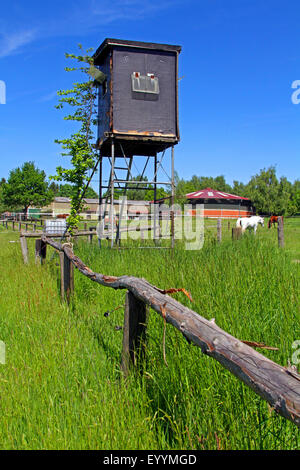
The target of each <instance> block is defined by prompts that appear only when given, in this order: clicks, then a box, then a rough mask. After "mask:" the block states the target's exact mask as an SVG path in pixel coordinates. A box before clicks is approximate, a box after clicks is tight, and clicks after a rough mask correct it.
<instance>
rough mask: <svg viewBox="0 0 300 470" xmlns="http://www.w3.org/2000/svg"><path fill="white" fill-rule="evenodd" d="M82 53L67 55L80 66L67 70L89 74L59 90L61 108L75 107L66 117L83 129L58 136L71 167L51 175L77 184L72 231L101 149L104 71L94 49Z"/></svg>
mask: <svg viewBox="0 0 300 470" xmlns="http://www.w3.org/2000/svg"><path fill="white" fill-rule="evenodd" d="M79 49H80V51H81V52H82V54H80V55H75V54H65V56H66V58H68V59H72V60H76V61H77V62H78V63H79V66H77V67H65V70H66V71H67V72H74V71H75V72H78V71H79V72H82V73H83V74H84V76H85V80H84V81H83V82H76V83H74V84H73V88H71V89H69V90H60V91H58V92H57V94H58V96H59V97H60V99H59V104H58V105H56V108H57V109H63V108H64V107H65V106H66V105H67V106H70V107H71V108H72V110H73V112H72V113H70V114H68V115H67V116H65V117H64V120H66V121H75V122H77V123H78V124H79V126H80V127H79V130H78V131H77V132H75V133H73V134H72V135H71V136H70V137H68V138H65V139H56V140H55V142H56V143H58V144H60V145H61V146H62V148H63V150H65V152H64V153H62V155H63V156H68V157H70V158H71V160H70V161H71V165H72V168H71V169H67V168H63V167H62V166H59V167H57V169H56V175H55V176H52V177H51V178H52V179H54V180H57V181H65V182H67V183H71V184H72V185H73V186H74V189H75V191H74V194H73V195H72V196H71V213H70V216H69V217H68V219H67V222H68V227H69V231H70V232H72V231H73V230H74V229H75V228H76V227H78V222H79V220H80V215H79V213H80V212H81V211H82V209H83V206H84V201H83V196H84V191H85V189H86V187H87V182H88V179H89V176H88V175H89V171H90V170H91V169H92V168H94V166H95V164H96V161H97V151H96V149H95V146H94V142H95V135H94V131H95V127H96V124H97V119H96V98H97V84H98V83H99V81H100V79H103V77H104V74H102V72H100V71H99V70H98V69H96V67H94V61H93V58H92V57H91V56H90V55H89V53H90V52H91V50H92V49H88V50H86V51H84V50H83V47H82V45H81V44H79ZM95 77H96V78H97V79H98V82H97V81H96V80H95Z"/></svg>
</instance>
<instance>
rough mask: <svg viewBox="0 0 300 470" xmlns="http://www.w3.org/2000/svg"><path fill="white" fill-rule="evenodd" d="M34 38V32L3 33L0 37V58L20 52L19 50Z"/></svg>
mask: <svg viewBox="0 0 300 470" xmlns="http://www.w3.org/2000/svg"><path fill="white" fill-rule="evenodd" d="M35 37H36V32H35V30H27V31H19V32H15V33H4V34H1V36H0V58H3V57H8V56H10V55H12V54H16V53H18V52H20V50H21V48H22V47H23V46H25V45H26V44H29V43H30V42H32V41H33V40H34V39H35Z"/></svg>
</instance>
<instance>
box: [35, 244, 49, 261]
mask: <svg viewBox="0 0 300 470" xmlns="http://www.w3.org/2000/svg"><path fill="white" fill-rule="evenodd" d="M46 255H47V244H46V243H44V242H43V241H42V240H41V239H40V238H38V239H37V240H36V241H35V262H36V263H41V264H44V263H45V260H46Z"/></svg>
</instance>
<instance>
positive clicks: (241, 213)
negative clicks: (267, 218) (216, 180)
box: [186, 188, 255, 219]
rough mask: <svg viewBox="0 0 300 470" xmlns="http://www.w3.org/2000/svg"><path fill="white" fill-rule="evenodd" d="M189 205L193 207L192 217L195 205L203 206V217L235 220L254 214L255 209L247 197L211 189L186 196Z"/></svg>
mask: <svg viewBox="0 0 300 470" xmlns="http://www.w3.org/2000/svg"><path fill="white" fill-rule="evenodd" d="M186 198H187V200H188V203H189V204H192V205H193V209H192V210H191V213H192V215H195V213H196V211H195V209H196V205H197V204H203V205H204V217H210V218H223V219H236V218H238V217H249V216H251V215H254V214H255V208H254V207H253V205H252V202H251V200H250V199H248V198H247V197H242V196H236V195H235V194H229V193H225V192H223V191H216V190H214V189H211V188H206V189H201V190H200V191H194V192H193V193H189V194H186Z"/></svg>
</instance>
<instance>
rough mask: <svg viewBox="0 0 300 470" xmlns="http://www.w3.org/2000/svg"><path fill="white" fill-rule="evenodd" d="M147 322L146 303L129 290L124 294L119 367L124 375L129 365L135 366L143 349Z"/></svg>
mask: <svg viewBox="0 0 300 470" xmlns="http://www.w3.org/2000/svg"><path fill="white" fill-rule="evenodd" d="M146 322H147V308H146V304H145V303H144V302H142V301H141V300H139V299H137V298H136V297H135V296H134V295H133V294H132V293H131V292H130V291H128V292H127V294H126V303H125V313H124V334H123V352H122V363H121V369H122V371H123V373H124V375H125V376H127V375H128V374H129V371H130V367H131V366H132V365H133V366H135V367H136V366H137V365H138V362H139V359H140V360H142V358H143V356H144V352H145V351H144V350H145V347H144V345H145V332H146Z"/></svg>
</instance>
